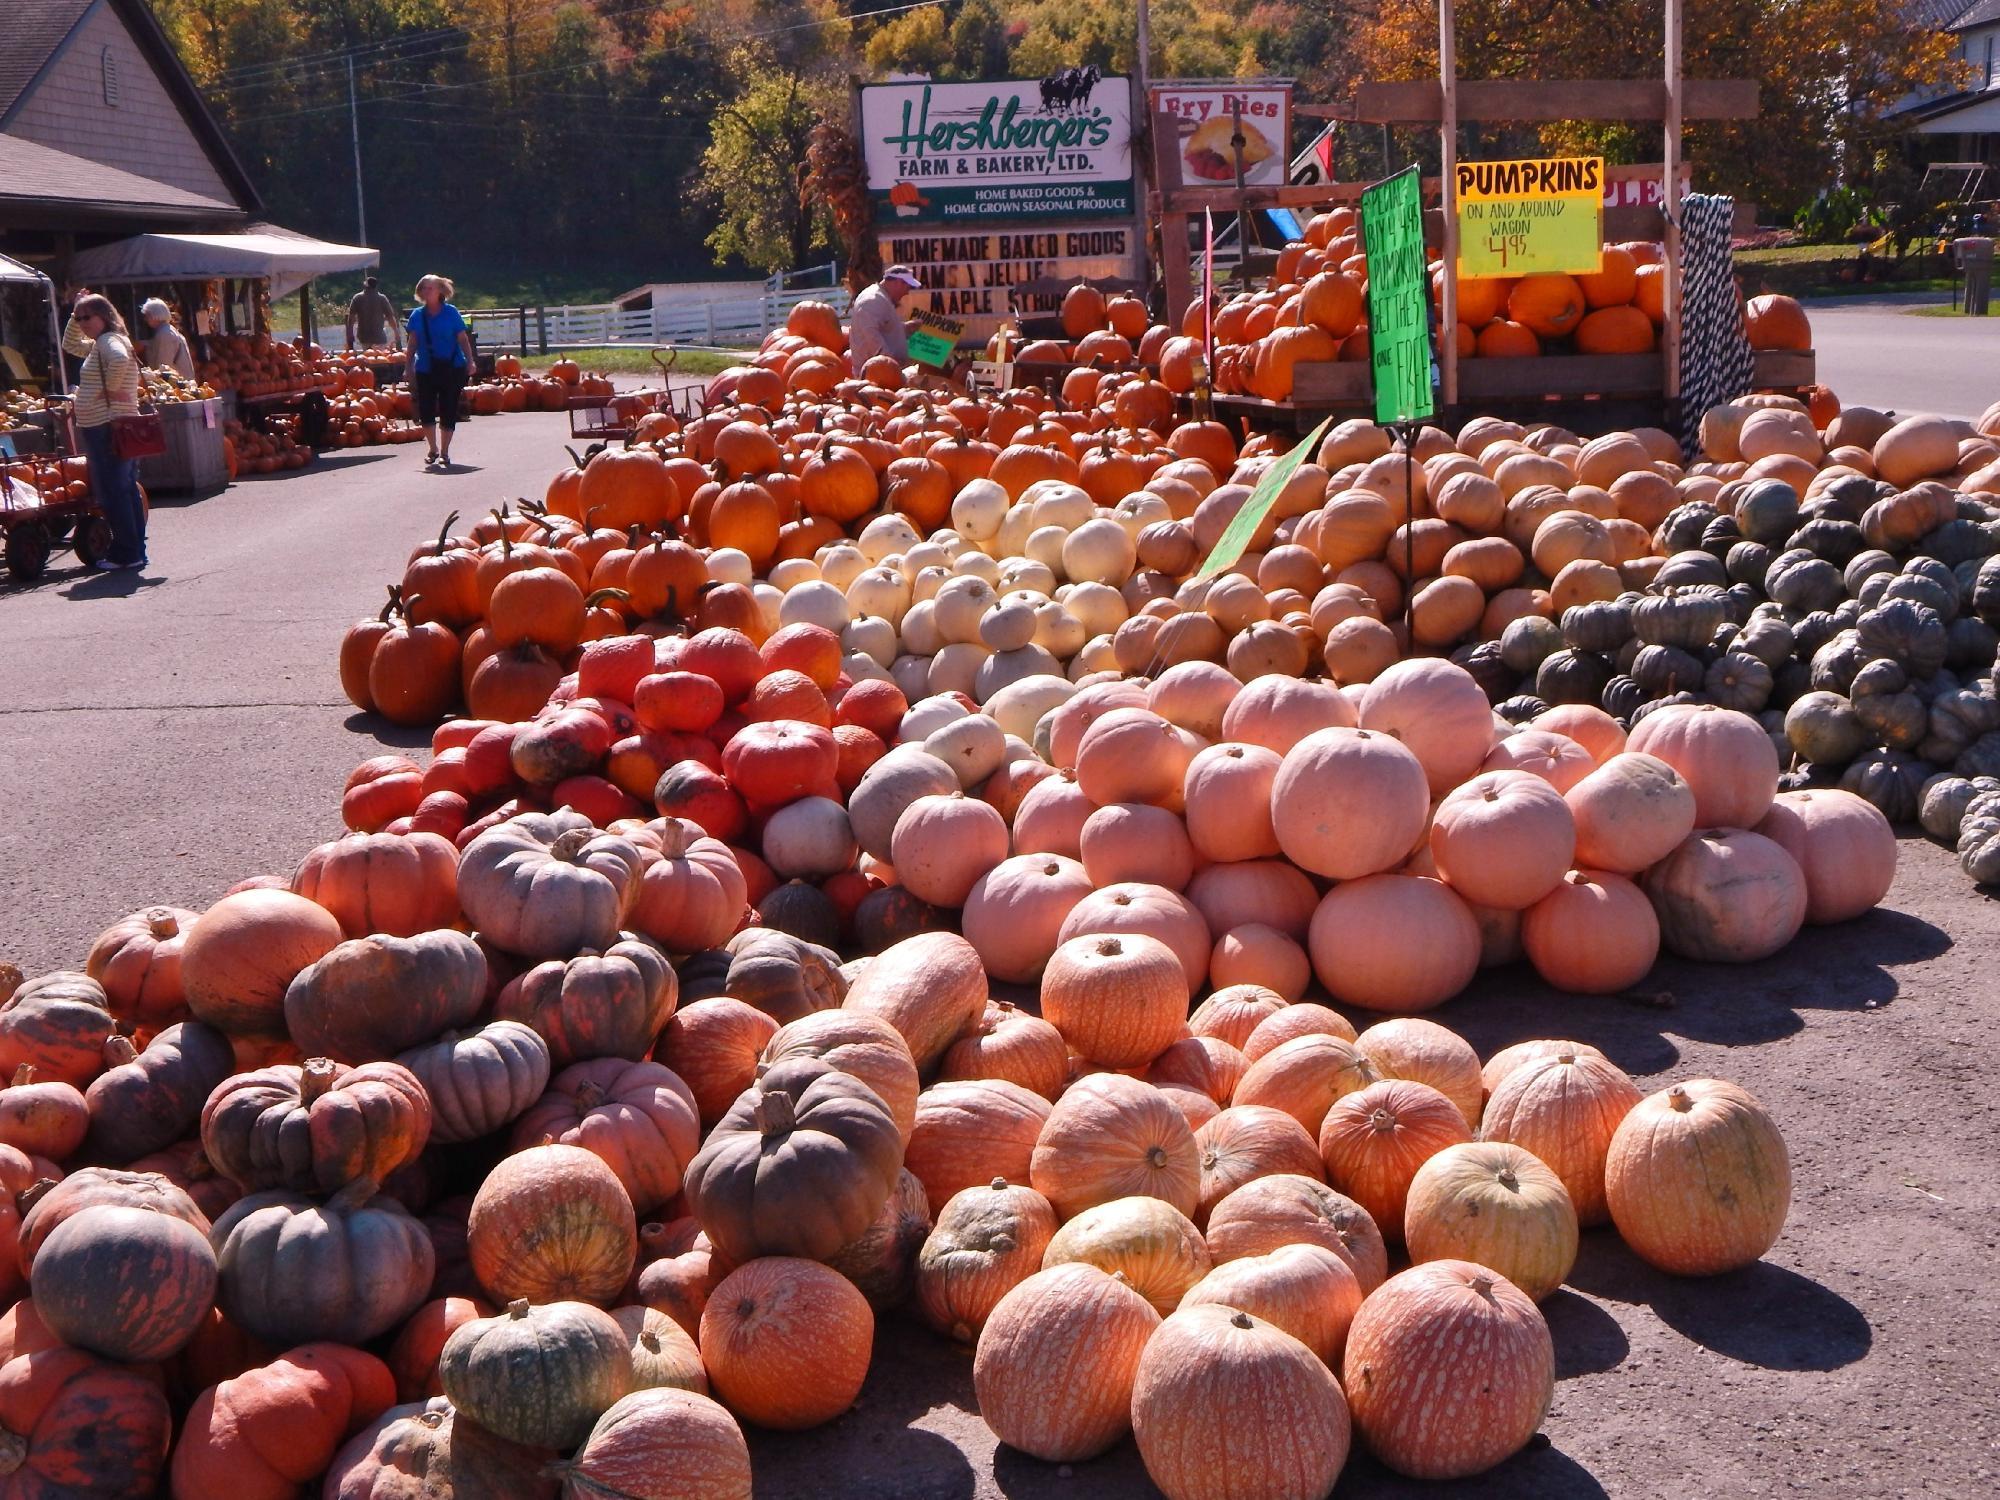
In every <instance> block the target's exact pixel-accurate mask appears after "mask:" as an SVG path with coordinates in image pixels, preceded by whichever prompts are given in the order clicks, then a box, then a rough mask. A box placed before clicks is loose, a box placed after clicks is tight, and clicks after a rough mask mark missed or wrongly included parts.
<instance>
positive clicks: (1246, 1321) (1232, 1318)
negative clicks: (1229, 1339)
mask: <svg viewBox="0 0 2000 1500" xmlns="http://www.w3.org/2000/svg"><path fill="white" fill-rule="evenodd" d="M1229 1326H1230V1327H1231V1328H1254V1327H1256V1324H1254V1323H1252V1322H1251V1321H1250V1314H1248V1313H1244V1312H1238V1313H1231V1314H1230V1315H1229Z"/></svg>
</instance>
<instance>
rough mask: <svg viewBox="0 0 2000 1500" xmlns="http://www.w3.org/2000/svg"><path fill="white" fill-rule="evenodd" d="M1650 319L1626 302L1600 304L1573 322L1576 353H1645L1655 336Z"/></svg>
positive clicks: (1651, 346) (1650, 347) (1649, 348)
mask: <svg viewBox="0 0 2000 1500" xmlns="http://www.w3.org/2000/svg"><path fill="white" fill-rule="evenodd" d="M1657 336H1658V335H1657V330H1655V328H1654V327H1653V320H1652V319H1651V318H1649V317H1647V316H1646V315H1645V314H1644V313H1642V312H1641V311H1639V309H1638V308H1636V307H1632V306H1629V305H1623V304H1621V305H1619V306H1615V307H1600V308H1598V309H1597V310H1596V311H1595V312H1590V313H1586V314H1585V315H1584V317H1583V319H1582V321H1580V322H1579V323H1578V324H1577V325H1576V352H1577V353H1578V354H1645V353H1648V352H1649V351H1651V349H1652V348H1653V345H1654V342H1655V340H1656V338H1657Z"/></svg>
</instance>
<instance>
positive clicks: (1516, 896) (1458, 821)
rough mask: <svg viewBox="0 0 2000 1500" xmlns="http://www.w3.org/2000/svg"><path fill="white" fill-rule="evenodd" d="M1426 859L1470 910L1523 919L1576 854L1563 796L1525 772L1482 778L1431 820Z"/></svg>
mask: <svg viewBox="0 0 2000 1500" xmlns="http://www.w3.org/2000/svg"><path fill="white" fill-rule="evenodd" d="M1430 852H1431V858H1432V859H1433V860H1435V861H1436V863H1437V870H1438V874H1439V875H1440V876H1442V877H1443V878H1444V880H1445V882H1446V883H1447V884H1449V885H1450V886H1451V888H1452V889H1453V890H1455V891H1457V892H1458V894H1459V895H1461V896H1463V897H1464V898H1465V899H1466V900H1467V901H1470V902H1473V903H1474V904H1475V905H1479V906H1488V907H1496V908H1498V909H1500V910H1502V911H1520V910H1523V909H1525V908H1527V907H1530V906H1532V905H1534V904H1535V903H1536V902H1537V901H1539V900H1541V899H1542V897H1544V896H1546V895H1547V894H1548V893H1549V892H1550V891H1551V890H1553V889H1554V888H1555V886H1556V883H1557V882H1558V881H1560V880H1561V879H1562V876H1563V872H1564V871H1565V870H1567V869H1569V867H1570V858H1571V856H1572V855H1573V854H1574V853H1575V852H1576V824H1575V820H1574V819H1573V818H1572V817H1571V815H1570V810H1569V806H1568V804H1567V803H1565V802H1564V801H1563V797H1562V793H1561V792H1559V791H1557V790H1556V788H1555V787H1553V786H1552V785H1550V784H1549V783H1548V782H1547V781H1545V780H1543V779H1542V778H1541V777H1539V776H1536V775H1533V774H1532V773H1530V772H1527V771H1514V770H1497V771H1485V772H1482V773H1481V774H1479V775H1477V776H1475V777H1473V778H1472V779H1471V780H1470V781H1467V782H1465V783H1463V784H1462V785H1460V786H1458V787H1455V788H1454V789H1453V790H1452V791H1451V792H1449V793H1447V794H1446V796H1445V798H1444V800H1443V801H1441V802H1440V803H1438V807H1437V812H1436V814H1435V815H1434V816H1433V818H1432V820H1431V837H1430Z"/></svg>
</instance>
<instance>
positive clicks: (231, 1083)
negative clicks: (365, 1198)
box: [201, 1057, 431, 1193]
mask: <svg viewBox="0 0 2000 1500" xmlns="http://www.w3.org/2000/svg"><path fill="white" fill-rule="evenodd" d="M430 1132H431V1104H430V1096H429V1095H428V1094H426V1093H425V1092H424V1087H423V1085H422V1084H421V1083H419V1082H418V1081H417V1078H416V1075H415V1074H413V1073H411V1072H410V1070H409V1069H407V1068H404V1067H401V1066H399V1065H398V1064H396V1063H390V1062H382V1063H367V1064H365V1065H363V1066H361V1067H358V1068H347V1067H343V1066H342V1065H341V1064H339V1063H336V1062H334V1061H333V1060H332V1059H330V1058H325V1057H314V1058H308V1059H307V1060H306V1062H305V1063H304V1064H303V1066H300V1067H293V1066H291V1065H289V1064H281V1065H279V1066H277V1067H271V1068H263V1069H260V1070H258V1071H256V1072H254V1073H239V1074H237V1075H235V1076H234V1077H232V1078H230V1079H228V1080H227V1081H225V1082H224V1083H223V1084H221V1085H220V1086H219V1087H217V1089H216V1090H215V1092H214V1093H213V1094H211V1095H210V1096H209V1099H208V1102H207V1104H205V1105H204V1106H203V1107H202V1112H201V1141H202V1149H203V1150H204V1151H206V1152H207V1153H208V1159H209V1160H210V1161H211V1162H213V1163H214V1164H215V1166H216V1168H217V1170H219V1171H221V1172H222V1173H224V1174H225V1175H226V1176H228V1177H230V1178H231V1179H233V1180H234V1181H236V1182H237V1183H239V1184H241V1185H242V1186H243V1187H244V1188H245V1189H247V1190H249V1191H252V1192H255V1191H258V1190H261V1189H265V1188H283V1189H286V1190H288V1191H291V1192H301V1193H309V1192H319V1193H333V1192H338V1191H339V1190H340V1189H341V1188H344V1187H346V1186H347V1185H348V1184H349V1183H351V1182H355V1181H357V1180H359V1179H361V1178H372V1179H374V1180H375V1181H377V1182H380V1181H381V1180H382V1179H384V1178H386V1177H387V1176H388V1175H389V1174H390V1173H391V1172H393V1171H395V1170H396V1169H397V1168H398V1167H400V1166H402V1165H403V1164H404V1163H405V1162H409V1161H413V1160H415V1159H416V1157H417V1155H418V1154H419V1153H420V1152H421V1151H422V1150H423V1149H424V1146H425V1144H426V1143H427V1142H428V1141H429V1140H430Z"/></svg>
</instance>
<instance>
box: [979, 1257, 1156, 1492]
mask: <svg viewBox="0 0 2000 1500" xmlns="http://www.w3.org/2000/svg"><path fill="white" fill-rule="evenodd" d="M1159 1326H1160V1315H1159V1314H1158V1313H1157V1312H1155V1311H1154V1310H1153V1308H1152V1305H1151V1304H1150V1303H1148V1302H1147V1301H1146V1299H1145V1298H1143V1297H1141V1296H1140V1295H1139V1294H1138V1293H1137V1292H1135V1291H1133V1290H1132V1289H1131V1288H1130V1287H1129V1286H1126V1285H1125V1284H1124V1283H1123V1282H1121V1281H1119V1280H1118V1279H1117V1278H1115V1277H1113V1276H1110V1275H1107V1274H1106V1273H1105V1272H1103V1271H1100V1270H1098V1269H1097V1267H1096V1266H1092V1265H1084V1264H1069V1265H1061V1266H1053V1267H1050V1268H1049V1269H1048V1270H1046V1271H1040V1272H1037V1273H1036V1274H1035V1275H1033V1276H1030V1277H1029V1278H1028V1279H1027V1280H1025V1281H1023V1282H1021V1283H1020V1285H1018V1286H1016V1287H1015V1288H1014V1289H1013V1290H1012V1291H1010V1292H1008V1293H1007V1295H1006V1296H1004V1297H1002V1298H1001V1299H1000V1301H999V1304H998V1305H997V1306H995V1307H994V1309H993V1312H992V1315H991V1316H990V1317H989V1318H988V1319H987V1320H986V1326H985V1328H984V1329H982V1330H981V1331H980V1334H979V1346H978V1349H977V1350H976V1351H975V1353H974V1355H973V1361H972V1387H973V1394H974V1397H975V1399H976V1400H977V1401H978V1403H979V1415H980V1416H981V1417H982V1418H983V1419H984V1420H985V1422H986V1425H987V1426H988V1427H990V1428H992V1429H993V1434H994V1436H995V1437H997V1438H999V1439H1000V1441H1001V1442H1003V1443H1006V1444H1007V1445H1008V1446H1010V1447H1013V1448H1018V1449H1020V1450H1021V1451H1022V1452H1023V1453H1027V1454H1030V1455H1032V1456H1033V1457H1036V1458H1040V1459H1046V1460H1047V1461H1049V1462H1050V1463H1078V1462H1081V1461H1082V1460H1084V1459H1087V1458H1095V1457H1096V1456H1097V1455H1098V1454H1100V1453H1102V1452H1104V1451H1105V1450H1106V1449H1108V1448H1110V1447H1111V1446H1112V1445H1113V1444H1115V1443H1116V1442H1118V1440H1119V1439H1120V1438H1122V1437H1124V1436H1125V1434H1126V1433H1127V1432H1129V1431H1130V1430H1131V1426H1132V1389H1133V1385H1134V1384H1135V1382H1136V1380H1137V1378H1138V1371H1139V1360H1140V1356H1141V1354H1142V1353H1143V1351H1144V1349H1145V1347H1146V1343H1147V1341H1148V1340H1149V1339H1151V1337H1152V1336H1153V1333H1154V1332H1155V1330H1157V1329H1158V1328H1159Z"/></svg>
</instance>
